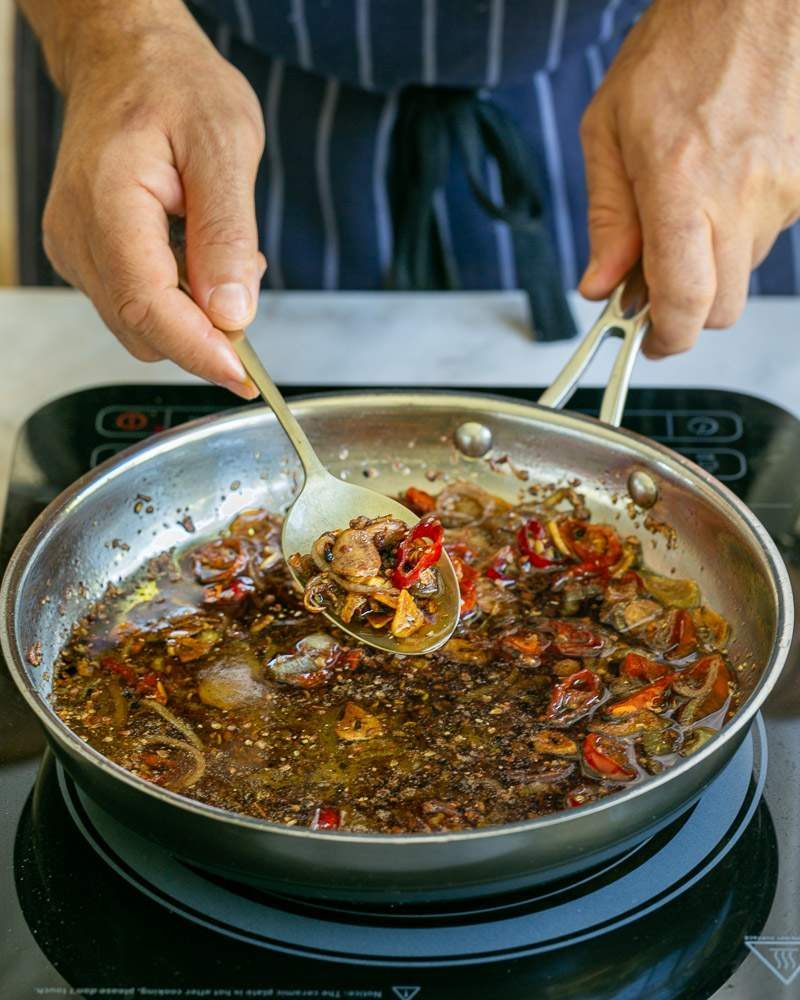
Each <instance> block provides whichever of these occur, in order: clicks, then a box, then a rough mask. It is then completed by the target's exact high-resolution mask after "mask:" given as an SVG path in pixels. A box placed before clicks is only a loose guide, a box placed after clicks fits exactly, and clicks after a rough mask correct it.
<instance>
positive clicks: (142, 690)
mask: <svg viewBox="0 0 800 1000" xmlns="http://www.w3.org/2000/svg"><path fill="white" fill-rule="evenodd" d="M136 690H137V691H138V693H139V694H143V695H145V697H147V698H153V699H154V700H155V701H157V702H160V703H161V704H162V705H166V703H167V692H166V690H165V688H164V685H163V684H162V683H161V679H160V677H159V676H158V674H157V673H155V671H153V670H151V671H149V672H148V673H146V674H145V675H144V676H143V677H140V678H139V679H138V681H137V683H136Z"/></svg>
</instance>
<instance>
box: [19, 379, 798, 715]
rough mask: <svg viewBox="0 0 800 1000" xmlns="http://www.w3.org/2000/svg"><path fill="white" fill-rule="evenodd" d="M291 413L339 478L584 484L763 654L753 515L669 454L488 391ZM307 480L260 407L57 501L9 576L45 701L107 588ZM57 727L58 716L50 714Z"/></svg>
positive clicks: (384, 397) (648, 553) (765, 623)
mask: <svg viewBox="0 0 800 1000" xmlns="http://www.w3.org/2000/svg"><path fill="white" fill-rule="evenodd" d="M293 409H294V410H295V412H296V413H297V414H298V416H299V417H300V419H301V420H302V422H303V425H304V427H305V428H306V430H307V432H308V434H309V437H310V438H311V440H312V442H313V444H314V447H315V448H316V449H317V451H318V453H319V454H320V456H321V458H322V459H323V461H324V462H325V463H326V464H327V465H328V467H329V468H330V469H331V471H332V472H334V474H336V475H339V476H341V477H342V478H343V479H345V480H348V481H351V482H359V483H363V484H365V485H368V486H370V487H372V488H373V489H376V490H378V491H381V492H383V493H386V494H390V495H391V494H397V493H399V492H401V491H403V490H405V489H406V488H407V487H408V486H410V485H412V484H413V485H418V486H424V487H426V488H428V489H431V490H434V491H435V490H436V489H437V488H438V487H439V486H441V485H443V484H444V483H446V482H448V481H452V480H454V479H459V478H463V479H468V480H471V481H473V482H477V483H479V484H480V485H481V486H483V487H484V488H486V489H487V490H489V491H491V492H493V493H496V494H499V495H500V496H502V497H504V498H505V499H507V500H509V501H512V502H514V501H518V500H519V499H520V497H521V496H522V495H524V494H525V492H526V491H527V490H528V489H529V488H530V487H531V486H532V485H534V484H536V483H545V484H551V483H559V484H565V483H567V482H572V483H575V484H576V485H577V487H578V489H579V490H580V491H581V492H582V493H583V494H584V495H585V496H586V497H587V499H588V502H589V506H590V508H591V510H592V513H593V517H594V518H595V519H596V520H600V521H607V522H609V523H610V524H612V525H613V526H614V527H615V528H616V529H617V530H618V531H620V532H621V533H622V534H627V533H635V534H637V535H638V536H639V537H640V538H642V540H643V543H644V546H643V551H644V556H645V560H646V563H647V564H648V566H649V568H651V569H652V570H654V571H656V572H659V573H665V574H671V573H674V574H675V575H678V576H686V577H691V578H693V579H695V580H697V582H698V583H699V584H700V586H701V588H702V591H703V594H704V598H705V601H706V602H707V603H708V604H710V605H711V606H712V607H714V608H715V609H716V610H717V611H719V612H720V613H721V614H722V615H724V616H725V617H726V618H727V619H728V620H729V621H730V622H731V624H732V626H733V639H732V644H731V655H732V657H733V658H734V660H736V661H746V662H748V663H752V664H754V665H755V667H757V668H759V669H760V668H763V667H764V666H765V665H766V664H767V663H768V661H769V659H770V655H771V653H772V650H773V645H774V642H775V637H776V632H777V628H778V614H779V611H778V609H779V593H778V590H777V587H776V584H775V581H774V573H773V567H772V566H771V564H770V557H769V556H768V554H767V553H765V550H764V547H763V544H762V539H761V538H760V537H759V534H758V530H759V529H758V526H757V523H756V527H753V526H752V524H751V521H748V519H747V517H748V516H747V515H746V514H745V513H743V512H741V511H742V508H741V507H740V505H737V506H734V504H736V501H734V500H733V498H732V497H731V495H730V494H727V491H725V490H724V489H723V488H722V487H720V486H719V484H716V483H715V482H713V481H712V480H711V479H710V478H709V477H708V476H706V475H705V474H704V473H702V472H701V471H700V470H695V467H692V466H691V465H690V464H689V463H687V462H686V461H685V460H682V459H680V458H679V457H678V456H674V455H673V453H670V452H668V451H666V450H665V449H662V448H659V447H657V446H655V445H650V444H648V443H647V442H645V441H643V440H642V439H638V438H636V437H635V436H634V435H630V434H624V433H620V432H617V431H614V430H612V429H611V428H607V427H604V426H603V425H601V424H599V423H597V422H596V421H592V420H589V419H587V418H580V417H575V416H572V415H569V414H563V413H556V412H553V411H548V410H543V409H539V408H536V407H530V406H525V405H522V404H517V403H511V402H506V401H503V400H493V399H491V398H488V399H487V398H486V397H470V396H466V395H464V396H451V395H449V394H447V395H445V394H442V395H437V394H434V393H427V394H397V395H389V394H354V395H346V394H339V395H337V396H335V397H320V398H317V399H313V400H307V401H304V402H301V403H297V404H295V405H294V406H293ZM467 421H479V422H480V423H481V424H483V425H484V426H485V427H486V428H488V430H489V432H490V433H491V435H492V440H493V448H492V450H491V451H490V452H489V453H488V454H487V455H485V456H484V457H482V458H480V459H475V458H469V457H467V456H465V455H464V454H462V453H461V452H460V451H459V449H458V448H457V447H456V445H455V441H456V440H457V433H456V432H457V431H458V429H459V427H461V426H462V425H463V424H464V423H465V422H467ZM640 469H644V470H646V471H647V472H649V473H650V474H651V475H652V476H653V478H654V479H655V480H656V482H657V485H658V488H659V500H658V502H657V503H656V505H655V506H654V507H653V508H652V509H651V510H650V511H649V512H643V511H641V510H638V509H636V508H635V507H634V506H633V504H632V503H631V502H630V500H629V497H628V493H627V482H628V478H629V476H630V474H631V472H632V471H634V470H640ZM301 477H302V473H301V471H300V467H299V464H298V462H297V460H296V457H295V456H294V453H293V452H292V450H291V448H290V446H289V444H288V442H287V440H286V438H285V437H284V435H283V432H282V431H281V430H280V428H279V426H278V425H277V423H276V421H275V419H274V417H273V416H272V414H271V413H270V412H269V411H268V410H266V409H252V408H251V409H248V410H247V411H246V413H245V412H239V413H233V414H230V415H226V416H224V417H221V418H220V417H215V418H208V419H205V420H202V421H198V422H196V423H195V424H191V425H187V426H185V427H183V428H180V429H178V430H176V431H172V432H167V433H166V434H164V435H161V436H160V437H159V438H158V439H151V440H149V441H148V442H145V443H144V444H142V445H140V446H138V447H136V448H134V449H132V450H131V451H130V452H128V453H126V454H124V455H123V456H122V457H118V458H116V459H114V460H113V461H112V463H111V464H109V465H107V466H104V467H100V469H98V470H95V472H93V473H92V474H90V475H89V476H88V477H86V478H85V479H84V480H82V481H81V482H80V483H79V484H78V486H77V488H74V489H73V491H72V492H71V493H69V494H67V495H66V498H65V499H62V500H61V501H56V509H55V510H53V509H52V508H51V509H50V510H49V512H46V515H45V516H44V518H43V519H42V520H40V521H39V522H37V526H36V527H35V528H34V529H33V532H32V533H29V535H28V536H27V540H26V541H25V543H24V544H23V547H22V549H21V551H20V552H19V554H18V557H17V559H16V560H15V561H14V562H13V563H12V569H11V579H10V582H9V587H10V588H11V589H10V593H11V598H10V599H11V602H12V605H11V606H12V609H13V617H12V622H11V624H12V627H13V643H14V646H15V647H16V650H17V652H18V656H17V663H18V664H20V663H22V662H23V661H24V658H25V656H26V651H28V650H30V649H31V648H32V647H33V645H34V644H35V643H38V642H41V644H42V663H41V666H39V667H34V666H31V665H30V664H29V663H28V662H24V669H25V672H26V674H27V677H28V678H29V681H30V684H31V685H32V687H33V688H34V689H35V691H36V692H37V693H38V695H39V696H41V697H42V698H44V699H47V698H48V696H49V693H50V690H51V686H52V664H53V662H54V660H55V658H56V656H57V654H58V651H59V649H60V647H61V645H62V644H63V643H64V641H65V639H66V637H67V635H68V633H69V629H70V626H71V624H72V622H74V621H75V619H76V618H77V617H79V616H80V615H81V614H82V613H83V612H84V611H85V610H87V609H88V607H90V606H91V604H92V603H93V602H94V601H96V600H97V599H98V598H99V597H100V596H101V594H102V593H103V591H104V590H105V588H106V586H107V585H108V584H109V583H118V582H119V581H120V580H122V579H124V578H126V577H127V576H129V575H131V574H132V573H133V572H135V571H136V570H137V569H139V568H140V567H141V566H142V565H143V564H144V563H145V562H146V561H147V560H148V559H149V558H151V557H152V556H154V555H156V554H158V553H159V552H162V551H164V550H165V549H167V548H170V547H172V546H184V545H186V544H189V543H191V544H195V543H196V541H197V540H198V539H199V538H201V537H203V536H207V535H211V534H213V533H215V532H217V531H219V530H220V529H221V528H222V527H223V526H225V525H226V524H227V523H228V522H229V521H230V520H231V519H232V517H233V516H234V515H235V514H236V513H237V512H239V511H241V510H242V509H244V508H247V507H254V506H262V507H267V508H270V509H272V510H280V509H284V508H285V507H286V506H287V504H288V503H289V502H290V501H291V499H292V497H293V496H294V495H295V494H296V492H297V490H298V486H299V484H300V482H301ZM431 480H432V481H433V482H431ZM762 530H763V529H762ZM764 537H765V536H764ZM757 676H758V672H757V671H754V677H757ZM52 721H53V722H54V723H55V724H56V725H57V726H59V727H60V726H61V723H60V720H58V719H57V717H55V715H54V713H53V714H52Z"/></svg>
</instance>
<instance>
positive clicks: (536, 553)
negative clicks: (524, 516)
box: [517, 517, 555, 569]
mask: <svg viewBox="0 0 800 1000" xmlns="http://www.w3.org/2000/svg"><path fill="white" fill-rule="evenodd" d="M548 537H549V536H548V534H547V531H546V529H545V527H544V525H543V524H542V523H541V522H540V521H537V520H536V518H535V517H532V518H530V519H529V520H527V521H526V522H525V523H524V524H523V525H522V527H521V528H520V529H519V530H518V531H517V546H518V548H519V550H520V552H521V553H522V554H523V555H524V556H525V558H526V559H527V560H528V562H529V563H530V564H531V566H534V567H535V568H536V569H546V568H547V567H548V566H552V565H553V563H554V562H555V560H554V559H551V558H549V557H548V556H546V555H544V552H545V550H547V551H552V549H550V548H549V546H546V545H545V544H544V543H545V540H546V539H547V538H548ZM537 543H538V544H537Z"/></svg>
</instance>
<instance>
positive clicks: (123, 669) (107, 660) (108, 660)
mask: <svg viewBox="0 0 800 1000" xmlns="http://www.w3.org/2000/svg"><path fill="white" fill-rule="evenodd" d="M100 666H101V667H102V668H103V670H109V671H110V672H111V673H112V674H116V675H117V676H118V677H121V678H122V679H123V680H124V681H125V683H126V684H128V685H129V686H130V687H135V686H136V681H137V680H138V679H139V677H138V674H137V673H136V671H135V670H134V669H133V667H130V666H128V664H127V663H123V662H122V660H118V659H117V658H116V657H115V656H101V657H100Z"/></svg>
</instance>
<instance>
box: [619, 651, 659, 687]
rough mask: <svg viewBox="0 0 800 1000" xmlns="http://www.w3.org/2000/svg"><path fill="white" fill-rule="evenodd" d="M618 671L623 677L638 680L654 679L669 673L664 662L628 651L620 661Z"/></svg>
mask: <svg viewBox="0 0 800 1000" xmlns="http://www.w3.org/2000/svg"><path fill="white" fill-rule="evenodd" d="M619 672H620V674H621V675H622V676H623V677H631V678H633V679H634V680H640V681H655V680H658V678H659V677H663V676H664V674H667V673H669V667H668V666H667V665H666V663H658V662H657V661H656V660H651V659H650V657H649V656H642V655H641V653H628V655H627V656H626V657H625V659H624V660H623V661H622V666H621V667H620V668H619Z"/></svg>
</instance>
